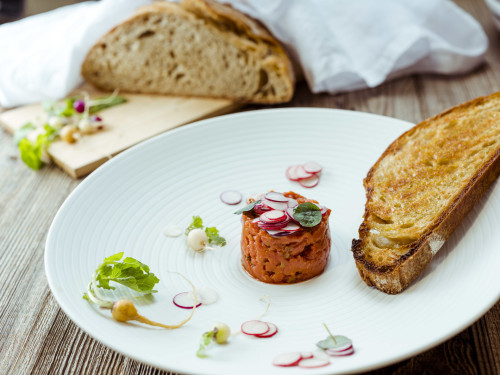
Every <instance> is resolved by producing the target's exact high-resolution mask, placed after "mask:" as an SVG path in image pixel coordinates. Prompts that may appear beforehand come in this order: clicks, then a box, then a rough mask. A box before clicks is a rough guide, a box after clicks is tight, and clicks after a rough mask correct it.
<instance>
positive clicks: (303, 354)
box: [300, 352, 314, 359]
mask: <svg viewBox="0 0 500 375" xmlns="http://www.w3.org/2000/svg"><path fill="white" fill-rule="evenodd" d="M300 354H301V355H302V359H309V358H312V357H314V354H313V353H312V352H302V353H300Z"/></svg>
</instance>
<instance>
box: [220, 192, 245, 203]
mask: <svg viewBox="0 0 500 375" xmlns="http://www.w3.org/2000/svg"><path fill="white" fill-rule="evenodd" d="M219 198H220V200H221V201H222V203H225V204H229V205H231V206H232V205H235V204H238V203H240V202H241V200H242V199H243V197H242V196H241V193H240V192H239V191H236V190H227V191H224V192H222V193H221V195H220V196H219Z"/></svg>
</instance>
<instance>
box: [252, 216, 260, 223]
mask: <svg viewBox="0 0 500 375" xmlns="http://www.w3.org/2000/svg"><path fill="white" fill-rule="evenodd" d="M259 221H260V217H256V218H255V219H253V220H252V223H258V222H259Z"/></svg>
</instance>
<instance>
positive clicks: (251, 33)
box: [81, 0, 295, 104]
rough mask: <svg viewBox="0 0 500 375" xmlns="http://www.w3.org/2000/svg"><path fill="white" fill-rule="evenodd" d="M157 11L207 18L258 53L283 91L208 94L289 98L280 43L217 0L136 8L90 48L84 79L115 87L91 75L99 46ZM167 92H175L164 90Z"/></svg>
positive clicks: (289, 79)
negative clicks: (278, 94)
mask: <svg viewBox="0 0 500 375" xmlns="http://www.w3.org/2000/svg"><path fill="white" fill-rule="evenodd" d="M159 13H165V14H176V15H178V16H180V17H182V18H184V19H187V20H192V21H194V20H196V19H203V20H205V21H207V22H206V27H207V28H213V29H215V30H218V31H219V32H220V33H221V35H223V36H224V38H225V39H226V40H227V41H228V42H229V43H230V44H232V45H234V46H237V47H238V48H239V49H241V50H244V51H248V52H249V53H258V54H260V56H259V58H258V59H257V60H259V61H260V63H261V66H262V68H263V69H264V70H266V71H267V72H268V74H270V75H272V76H273V77H277V78H276V79H278V80H279V82H280V85H281V86H282V87H283V88H284V89H283V91H284V93H283V94H282V95H281V96H280V97H273V95H267V96H266V95H260V94H259V92H258V93H256V94H255V95H253V97H247V96H245V97H234V96H231V95H225V94H224V93H221V94H218V95H210V97H217V98H222V99H229V100H233V101H236V102H248V103H259V104H276V103H283V102H287V101H290V100H291V99H292V97H293V93H294V88H295V75H294V71H293V66H292V63H291V61H290V59H289V58H288V55H287V53H286V51H285V50H284V48H283V47H282V46H281V44H280V43H279V42H278V41H277V40H276V39H275V38H274V37H273V36H272V35H271V34H270V33H269V31H268V30H267V29H266V28H265V27H264V26H263V25H262V24H260V23H259V22H257V21H256V20H254V19H252V18H250V17H248V16H246V15H244V14H243V13H241V12H239V11H237V10H235V9H233V8H232V7H231V6H229V5H224V4H220V3H217V2H215V1H212V0H183V1H182V2H181V3H169V2H163V1H162V2H154V3H152V4H150V5H146V6H143V7H141V8H139V9H138V10H137V11H136V13H135V14H134V15H133V16H132V17H131V18H129V19H128V20H126V21H124V22H122V23H121V24H119V25H117V26H115V27H114V28H113V29H111V30H110V31H109V32H108V33H106V34H105V35H103V36H102V37H101V39H100V40H99V41H98V42H97V43H96V44H95V45H94V46H93V47H92V48H91V49H90V51H89V52H88V54H87V57H86V59H85V61H84V63H83V64H82V68H81V74H82V76H83V77H84V79H85V80H86V81H88V82H89V83H91V84H93V85H94V86H96V87H98V88H100V89H104V90H109V89H114V88H116V87H108V86H109V85H105V84H103V83H102V81H100V80H99V79H97V78H95V77H94V72H95V70H96V66H95V58H96V56H99V53H100V51H99V49H100V48H101V46H102V45H103V44H105V42H106V41H107V40H110V39H111V36H112V35H113V34H115V33H117V32H119V30H120V29H122V28H127V27H132V26H133V25H134V24H135V23H136V22H138V21H140V20H141V19H144V18H147V17H148V16H149V15H154V14H159ZM254 41H255V42H256V43H257V45H256V44H255V43H254ZM256 46H257V48H256ZM264 46H265V48H264ZM271 78H272V77H269V79H270V80H271ZM126 91H130V92H147V93H157V94H165V93H166V92H155V91H154V90H153V91H149V90H144V89H143V88H137V89H135V90H134V89H126ZM167 94H178V93H176V92H168V93H167ZM188 95H189V94H188ZM194 96H196V95H194ZM207 96H208V95H207Z"/></svg>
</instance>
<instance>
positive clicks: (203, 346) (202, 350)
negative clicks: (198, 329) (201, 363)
mask: <svg viewBox="0 0 500 375" xmlns="http://www.w3.org/2000/svg"><path fill="white" fill-rule="evenodd" d="M214 337H215V333H214V331H209V332H205V333H204V334H203V335H202V336H201V340H200V347H199V348H198V351H197V352H196V356H197V357H199V358H205V357H206V356H207V354H206V351H207V348H208V346H209V345H210V344H211V343H212V342H213V341H214Z"/></svg>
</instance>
